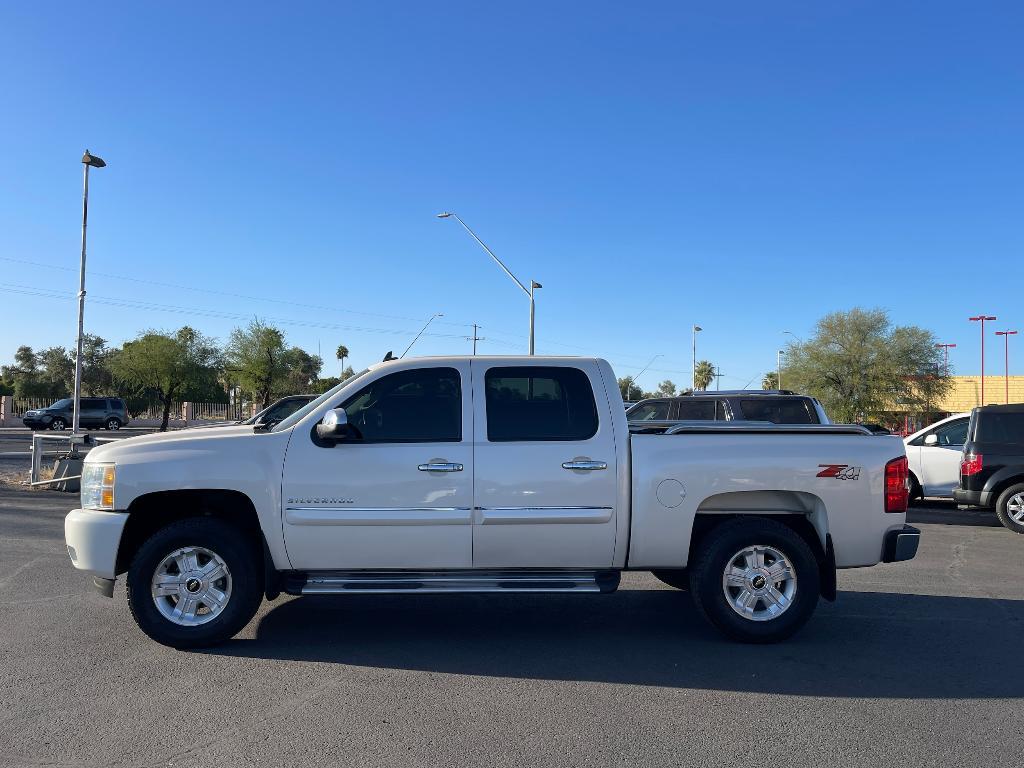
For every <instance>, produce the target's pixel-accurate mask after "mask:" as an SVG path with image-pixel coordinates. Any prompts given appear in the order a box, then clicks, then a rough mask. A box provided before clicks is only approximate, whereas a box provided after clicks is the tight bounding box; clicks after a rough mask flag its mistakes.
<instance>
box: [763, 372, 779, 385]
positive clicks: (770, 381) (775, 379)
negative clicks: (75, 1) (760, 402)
mask: <svg viewBox="0 0 1024 768" xmlns="http://www.w3.org/2000/svg"><path fill="white" fill-rule="evenodd" d="M778 388H779V374H778V372H776V371H768V373H766V374H765V375H764V376H762V377H761V389H778Z"/></svg>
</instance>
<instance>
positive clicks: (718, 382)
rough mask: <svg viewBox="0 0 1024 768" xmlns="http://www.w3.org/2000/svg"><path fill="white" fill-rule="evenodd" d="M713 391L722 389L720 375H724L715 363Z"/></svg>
mask: <svg viewBox="0 0 1024 768" xmlns="http://www.w3.org/2000/svg"><path fill="white" fill-rule="evenodd" d="M714 371H715V391H716V392H718V391H719V390H721V389H722V377H723V376H724V375H725V374H724V373H722V369H721V368H719V367H718V366H717V365H716V366H715V369H714Z"/></svg>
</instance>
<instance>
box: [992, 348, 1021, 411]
mask: <svg viewBox="0 0 1024 768" xmlns="http://www.w3.org/2000/svg"><path fill="white" fill-rule="evenodd" d="M1016 335H1017V332H1016V331H996V336H1002V337H1003V364H1004V365H1005V366H1006V367H1005V368H1004V369H1003V370H1004V374H1003V379H1004V380H1005V382H1006V404H1007V405H1009V404H1010V337H1011V336H1016Z"/></svg>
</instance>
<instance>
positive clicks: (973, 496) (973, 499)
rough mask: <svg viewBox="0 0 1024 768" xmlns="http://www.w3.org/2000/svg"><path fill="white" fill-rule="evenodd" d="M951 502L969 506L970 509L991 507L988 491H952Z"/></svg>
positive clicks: (961, 489)
mask: <svg viewBox="0 0 1024 768" xmlns="http://www.w3.org/2000/svg"><path fill="white" fill-rule="evenodd" d="M953 501H955V502H956V503H957V504H969V505H970V506H972V507H992V506H994V504H993V503H992V501H993V500H992V494H991V493H990V492H989V491H971V490H968V489H966V488H954V489H953Z"/></svg>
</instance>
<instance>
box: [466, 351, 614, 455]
mask: <svg viewBox="0 0 1024 768" xmlns="http://www.w3.org/2000/svg"><path fill="white" fill-rule="evenodd" d="M484 386H485V396H486V407H487V439H488V440H489V441H491V442H509V441H513V440H522V441H527V440H565V441H578V440H589V439H590V438H591V437H593V436H594V435H595V434H597V427H598V423H597V403H596V402H595V401H594V390H593V389H592V388H591V386H590V379H588V378H587V374H585V373H584V372H583V371H581V370H580V369H578V368H560V367H554V366H552V367H545V366H532V365H531V366H525V367H507V368H489V369H488V370H487V374H486V375H485V377H484Z"/></svg>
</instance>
